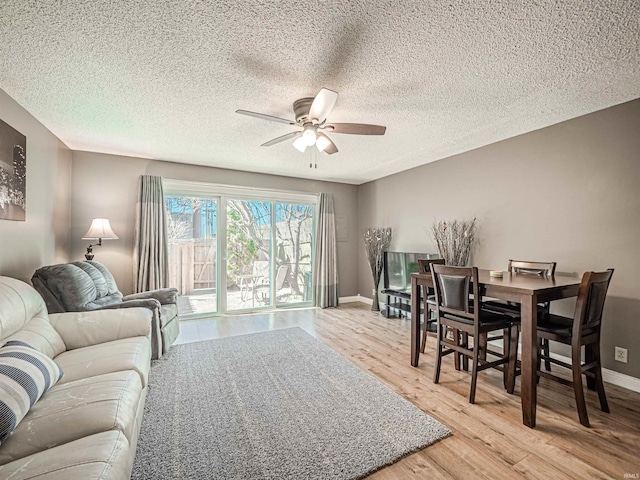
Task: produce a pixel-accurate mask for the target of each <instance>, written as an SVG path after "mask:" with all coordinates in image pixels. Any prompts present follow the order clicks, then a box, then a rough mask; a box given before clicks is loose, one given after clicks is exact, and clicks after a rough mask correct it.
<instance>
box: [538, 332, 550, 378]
mask: <svg viewBox="0 0 640 480" xmlns="http://www.w3.org/2000/svg"><path fill="white" fill-rule="evenodd" d="M545 340H546V342H547V343H549V340H547V339H546V338H540V339H538V347H537V348H538V355H537V359H538V360H537V362H536V383H537V384H538V383H540V375H538V372H539V371H540V367H541V366H542V359H541V358H540V354H541V353H542V342H544V341H545Z"/></svg>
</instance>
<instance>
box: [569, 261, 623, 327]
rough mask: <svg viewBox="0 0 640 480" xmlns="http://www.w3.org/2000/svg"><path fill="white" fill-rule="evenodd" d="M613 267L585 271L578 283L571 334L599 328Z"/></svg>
mask: <svg viewBox="0 0 640 480" xmlns="http://www.w3.org/2000/svg"><path fill="white" fill-rule="evenodd" d="M612 276H613V269H612V268H610V269H608V270H607V271H606V272H585V274H584V275H583V276H582V282H581V283H580V290H579V291H578V299H577V301H576V310H575V314H574V318H573V334H574V335H581V333H582V331H584V330H587V329H597V330H599V329H600V326H601V324H602V312H603V310H604V302H605V299H606V297H607V290H608V289H609V283H611V277H612Z"/></svg>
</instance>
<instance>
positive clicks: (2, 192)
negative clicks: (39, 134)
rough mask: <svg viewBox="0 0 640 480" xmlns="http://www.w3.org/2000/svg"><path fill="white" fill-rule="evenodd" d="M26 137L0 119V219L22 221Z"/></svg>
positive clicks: (24, 197)
mask: <svg viewBox="0 0 640 480" xmlns="http://www.w3.org/2000/svg"><path fill="white" fill-rule="evenodd" d="M26 187H27V137H25V136H24V135H22V134H21V133H20V132H19V131H17V130H16V129H15V128H13V127H12V126H10V125H8V124H7V123H5V122H3V121H2V120H0V219H4V220H16V221H19V222H24V221H25V218H26V190H27V188H26Z"/></svg>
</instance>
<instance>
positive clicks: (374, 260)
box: [363, 228, 391, 312]
mask: <svg viewBox="0 0 640 480" xmlns="http://www.w3.org/2000/svg"><path fill="white" fill-rule="evenodd" d="M363 235H364V245H365V249H366V252H367V260H369V266H370V267H371V275H372V276H373V287H374V288H373V303H372V304H371V310H372V311H374V312H379V311H380V304H379V303H378V284H379V283H380V276H381V275H382V253H383V252H384V251H385V250H387V249H388V248H389V245H391V229H390V228H367V229H365V231H364V233H363Z"/></svg>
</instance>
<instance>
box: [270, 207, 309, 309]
mask: <svg viewBox="0 0 640 480" xmlns="http://www.w3.org/2000/svg"><path fill="white" fill-rule="evenodd" d="M313 213H314V208H313V205H304V204H293V203H276V204H275V230H276V232H275V233H276V234H275V241H276V255H275V262H276V270H275V271H276V276H275V280H274V282H275V297H276V304H277V305H290V304H298V303H304V302H311V301H312V299H313V298H312V292H313V290H312V288H311V282H312V271H311V262H312V258H313V248H312V246H313Z"/></svg>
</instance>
